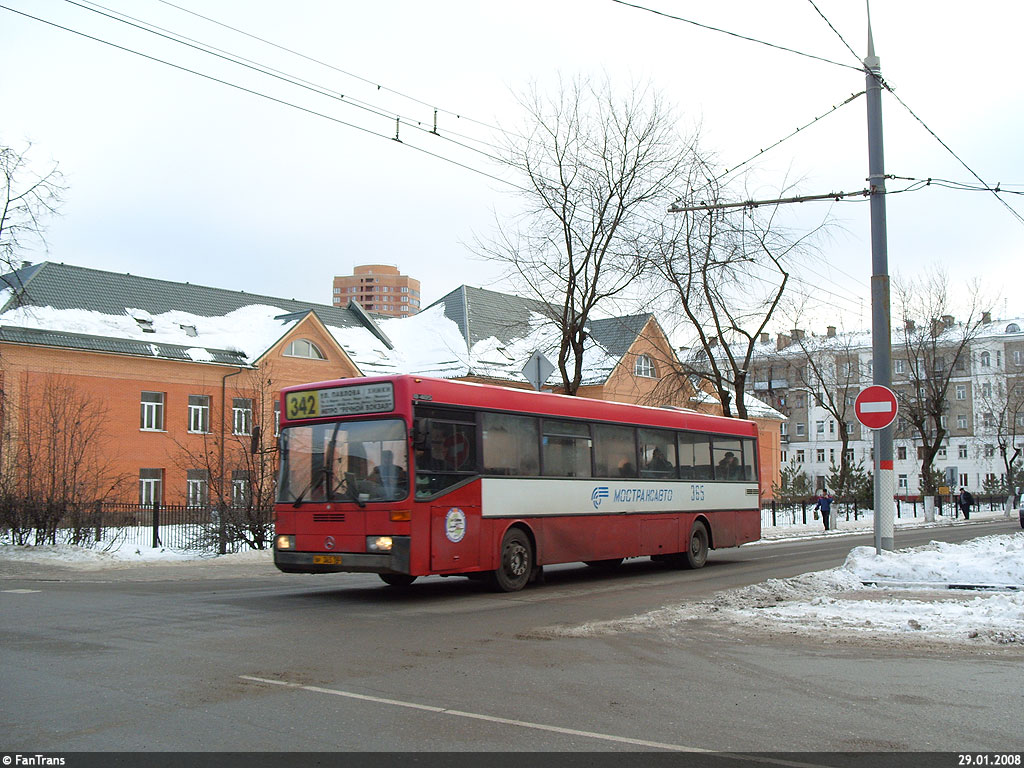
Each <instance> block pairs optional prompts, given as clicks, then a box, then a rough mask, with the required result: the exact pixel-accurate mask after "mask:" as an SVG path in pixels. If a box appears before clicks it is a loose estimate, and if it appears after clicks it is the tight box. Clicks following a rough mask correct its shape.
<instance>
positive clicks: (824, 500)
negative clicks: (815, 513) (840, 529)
mask: <svg viewBox="0 0 1024 768" xmlns="http://www.w3.org/2000/svg"><path fill="white" fill-rule="evenodd" d="M832 501H833V499H832V497H831V496H829V495H828V492H827V491H822V492H821V493H819V494H818V500H817V502H815V504H814V508H815V509H820V510H821V522H822V523H823V524H824V526H825V530H826V531H827V530H828V529H829V526H828V520H829V513H830V512H831V511H832Z"/></svg>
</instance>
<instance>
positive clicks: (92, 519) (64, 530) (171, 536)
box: [3, 502, 274, 554]
mask: <svg viewBox="0 0 1024 768" xmlns="http://www.w3.org/2000/svg"><path fill="white" fill-rule="evenodd" d="M273 520H274V515H273V511H272V510H250V509H236V508H232V507H217V506H202V507H196V506H184V505H172V504H159V503H155V504H122V503H116V502H102V503H101V502H96V504H94V505H93V506H92V508H90V509H87V510H84V511H78V512H75V513H69V514H67V515H65V516H63V517H62V518H61V519H60V520H59V521H57V522H56V524H55V525H53V524H51V525H47V526H46V528H45V529H40V528H39V527H38V526H35V527H34V526H31V525H26V526H23V527H21V528H20V529H18V530H15V529H14V528H13V527H12V526H10V525H8V526H7V530H6V531H3V533H4V534H6V536H5V538H8V537H9V538H10V539H11V540H13V541H15V542H16V543H30V542H31V543H35V544H75V545H79V546H86V547H92V548H95V549H97V550H114V549H118V548H120V547H122V546H124V545H126V544H127V545H134V546H142V547H153V548H161V547H162V548H166V549H174V550H188V551H198V552H209V553H211V554H213V553H220V554H225V553H228V552H238V551H241V550H245V549H266V548H268V547H269V546H270V544H271V542H272V539H273ZM19 538H20V539H21V541H18V539H19Z"/></svg>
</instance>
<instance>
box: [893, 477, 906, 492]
mask: <svg viewBox="0 0 1024 768" xmlns="http://www.w3.org/2000/svg"><path fill="white" fill-rule="evenodd" d="M896 487H897V488H899V489H900V491H901V492H903V493H904V494H906V492H907V488H908V484H907V476H906V475H900V476H899V477H897V478H896Z"/></svg>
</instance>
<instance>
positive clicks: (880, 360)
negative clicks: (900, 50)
mask: <svg viewBox="0 0 1024 768" xmlns="http://www.w3.org/2000/svg"><path fill="white" fill-rule="evenodd" d="M864 70H865V78H866V88H865V90H866V93H867V108H868V109H867V111H868V185H869V188H870V198H869V199H870V204H871V269H872V271H871V356H872V381H873V382H874V383H875V384H880V385H882V386H884V387H888V386H890V385H891V384H892V348H891V345H892V328H891V326H890V313H889V253H888V244H887V236H886V225H885V157H884V151H883V147H882V65H881V61H880V60H879V58H878V57H877V56H876V55H875V42H874V39H873V38H872V35H871V11H870V8H869V9H868V55H867V58H866V59H864ZM892 433H893V427H892V426H891V425H890V426H887V427H885V428H884V429H878V430H876V431H875V440H874V446H875V462H874V464H875V523H874V527H875V552H876V554H881V553H882V550H883V549H889V550H891V549H893V548H894V538H893V497H894V496H895V493H894V490H895V489H894V483H893V481H894V479H895V478H894V477H893V449H892Z"/></svg>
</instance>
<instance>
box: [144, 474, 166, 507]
mask: <svg viewBox="0 0 1024 768" xmlns="http://www.w3.org/2000/svg"><path fill="white" fill-rule="evenodd" d="M163 484H164V471H163V470H162V469H140V470H139V504H159V503H160V501H161V500H162V496H163V494H162V491H163Z"/></svg>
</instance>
